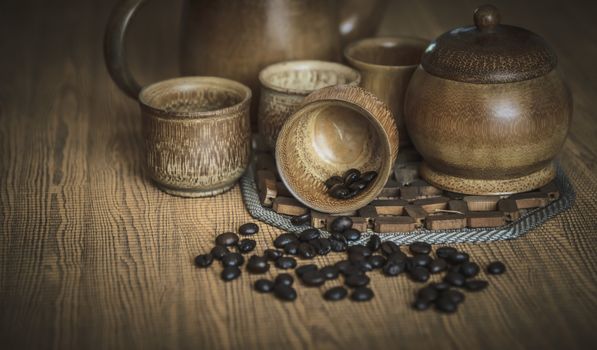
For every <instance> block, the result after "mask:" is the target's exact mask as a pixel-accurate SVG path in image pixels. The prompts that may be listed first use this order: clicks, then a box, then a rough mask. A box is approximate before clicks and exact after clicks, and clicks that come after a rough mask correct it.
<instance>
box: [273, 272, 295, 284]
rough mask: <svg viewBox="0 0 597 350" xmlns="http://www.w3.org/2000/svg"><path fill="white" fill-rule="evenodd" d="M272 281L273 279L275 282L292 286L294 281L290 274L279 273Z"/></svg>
mask: <svg viewBox="0 0 597 350" xmlns="http://www.w3.org/2000/svg"><path fill="white" fill-rule="evenodd" d="M274 281H275V283H276V284H283V285H285V286H292V284H293V283H294V278H292V276H290V274H287V273H281V274H279V275H278V276H276V279H275V280H274Z"/></svg>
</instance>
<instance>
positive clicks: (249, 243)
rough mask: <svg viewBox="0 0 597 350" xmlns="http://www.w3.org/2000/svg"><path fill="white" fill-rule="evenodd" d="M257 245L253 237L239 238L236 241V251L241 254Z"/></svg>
mask: <svg viewBox="0 0 597 350" xmlns="http://www.w3.org/2000/svg"><path fill="white" fill-rule="evenodd" d="M256 245H257V242H256V241H255V240H254V239H248V238H245V239H241V240H240V242H238V245H237V246H236V247H237V249H238V252H239V253H241V254H246V253H248V252H251V251H253V250H254V249H255V246H256Z"/></svg>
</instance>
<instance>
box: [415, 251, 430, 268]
mask: <svg viewBox="0 0 597 350" xmlns="http://www.w3.org/2000/svg"><path fill="white" fill-rule="evenodd" d="M432 261H433V259H432V258H431V257H430V256H429V255H426V254H425V255H424V254H420V255H415V256H413V257H412V263H413V265H414V266H423V267H427V266H429V265H430V264H431V262H432Z"/></svg>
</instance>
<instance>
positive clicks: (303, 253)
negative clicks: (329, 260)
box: [298, 242, 317, 259]
mask: <svg viewBox="0 0 597 350" xmlns="http://www.w3.org/2000/svg"><path fill="white" fill-rule="evenodd" d="M298 255H299V256H300V257H301V258H303V259H313V258H314V257H315V255H317V252H316V251H315V248H313V246H312V245H311V244H309V243H306V242H303V243H301V244H299V247H298Z"/></svg>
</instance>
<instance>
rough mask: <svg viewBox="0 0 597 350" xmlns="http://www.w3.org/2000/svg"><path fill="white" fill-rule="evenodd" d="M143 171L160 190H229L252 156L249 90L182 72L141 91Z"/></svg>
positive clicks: (199, 193)
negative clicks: (186, 75) (144, 168)
mask: <svg viewBox="0 0 597 350" xmlns="http://www.w3.org/2000/svg"><path fill="white" fill-rule="evenodd" d="M138 100H139V105H140V107H141V114H142V119H143V135H144V139H145V155H146V168H147V173H148V175H149V177H150V178H151V179H153V180H154V181H155V182H156V183H157V185H158V186H159V188H160V189H162V190H163V191H165V192H167V193H169V194H173V195H178V196H183V197H205V196H212V195H216V194H219V193H222V192H224V191H226V190H228V189H230V188H231V187H232V186H233V185H234V184H235V183H236V181H237V180H238V179H239V178H240V177H241V175H242V174H243V172H244V171H245V169H246V168H247V166H248V164H249V160H250V154H251V147H250V139H251V129H250V117H249V107H250V104H251V90H250V89H249V88H248V87H247V86H245V85H243V84H241V83H238V82H235V81H232V80H228V79H223V78H216V77H183V78H176V79H170V80H165V81H161V82H158V83H155V84H152V85H149V86H148V87H146V88H144V89H143V90H141V92H140V93H139V98H138Z"/></svg>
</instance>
